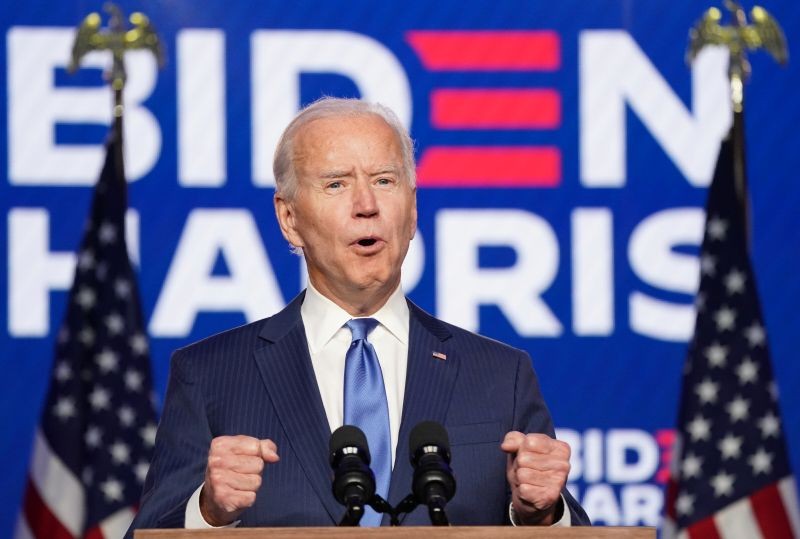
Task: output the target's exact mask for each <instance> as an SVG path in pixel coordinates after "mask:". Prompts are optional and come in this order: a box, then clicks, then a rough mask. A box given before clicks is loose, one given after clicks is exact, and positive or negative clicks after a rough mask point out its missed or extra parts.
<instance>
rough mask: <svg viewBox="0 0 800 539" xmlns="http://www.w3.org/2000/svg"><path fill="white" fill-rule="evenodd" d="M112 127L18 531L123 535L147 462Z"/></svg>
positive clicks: (140, 358)
mask: <svg viewBox="0 0 800 539" xmlns="http://www.w3.org/2000/svg"><path fill="white" fill-rule="evenodd" d="M119 125H120V124H119V123H118V124H117V127H119ZM120 132H121V130H119V129H118V128H117V129H114V130H113V132H112V133H111V137H110V140H109V143H108V147H107V156H106V161H105V165H104V167H103V172H102V174H101V176H100V180H99V181H98V183H97V186H96V187H95V190H94V198H93V200H92V209H91V215H90V217H89V220H88V221H87V224H86V228H85V230H84V236H83V241H82V242H81V248H80V252H79V253H78V256H77V264H76V271H75V280H74V282H73V285H72V288H71V289H70V292H69V301H68V305H67V308H66V314H65V316H64V320H63V323H62V325H61V329H60V331H59V333H58V338H57V344H56V346H55V362H54V364H53V369H52V373H51V378H50V388H49V391H48V394H47V400H46V402H45V404H44V408H43V410H42V417H41V424H40V425H39V427H38V428H37V430H36V434H35V439H34V444H33V454H32V457H31V464H30V470H29V474H28V482H27V485H26V492H25V497H24V499H23V502H22V514H21V515H20V519H19V522H18V526H17V533H16V535H17V537H18V538H20V539H22V538H49V539H62V538H64V539H68V538H76V537H87V538H93V539H94V538H98V539H99V538H102V537H106V538H116V537H122V535H123V534H124V533H125V531H126V529H127V527H128V525H129V524H130V522H131V520H132V519H133V515H134V512H135V511H136V507H137V504H138V501H139V496H140V494H141V489H142V484H143V482H144V478H145V474H146V473H147V468H148V464H149V462H150V455H151V452H152V447H153V442H154V440H155V431H156V422H155V419H156V416H155V411H154V406H153V399H152V380H151V373H150V358H149V351H148V343H147V338H146V336H145V333H144V331H143V329H142V328H143V324H142V312H141V306H140V304H139V296H138V288H137V285H136V280H135V275H134V272H133V269H132V268H131V263H130V260H129V258H128V252H127V246H126V242H125V226H124V224H125V211H126V207H127V195H126V189H127V186H126V184H125V174H124V171H123V167H122V141H121V136H120V135H119V133H120Z"/></svg>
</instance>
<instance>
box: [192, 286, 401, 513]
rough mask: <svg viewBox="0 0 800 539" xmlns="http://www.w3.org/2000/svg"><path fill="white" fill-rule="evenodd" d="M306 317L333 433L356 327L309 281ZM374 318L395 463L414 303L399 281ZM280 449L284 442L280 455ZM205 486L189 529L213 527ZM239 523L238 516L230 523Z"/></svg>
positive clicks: (341, 408)
mask: <svg viewBox="0 0 800 539" xmlns="http://www.w3.org/2000/svg"><path fill="white" fill-rule="evenodd" d="M300 317H301V318H302V320H303V326H304V327H305V330H306V341H307V342H308V351H309V354H310V355H311V366H312V367H313V368H314V376H315V377H316V379H317V386H318V387H319V393H320V396H321V397H322V405H323V407H324V408H325V415H326V417H327V418H328V425H329V426H330V428H331V432H333V431H334V430H336V429H338V428H339V427H341V426H342V424H343V422H344V362H345V357H346V355H347V349H348V348H350V343H351V342H352V340H353V338H352V334H351V333H350V330H349V329H348V328H346V327H344V325H345V323H347V322H348V321H349V320H350V319H351V318H353V317H352V316H351V315H350V314H348V313H347V311H345V310H344V309H342V308H341V307H339V306H338V305H336V304H335V303H334V302H332V301H331V300H329V299H328V298H326V297H325V296H323V295H322V294H320V293H319V292H317V290H316V289H315V288H314V287H313V286H312V285H311V283H309V284H308V288H307V289H306V296H305V298H303V305H302V306H301V307H300ZM369 318H374V319H375V320H377V321H378V322H379V324H378V326H376V327H375V329H373V330H372V332H371V333H370V334H369V336H368V337H367V340H368V341H369V342H370V343H371V344H372V346H373V348H375V353H376V354H377V356H378V362H379V363H380V364H381V372H382V373H383V385H384V388H385V389H386V402H387V404H388V406H389V430H390V433H391V437H392V440H391V447H392V467H394V458H395V455H396V453H397V451H396V447H397V437H398V434H399V432H400V417H401V414H402V411H403V394H404V392H405V387H406V367H407V365H408V361H407V360H408V303H406V298H405V295H404V294H403V290H402V288H401V287H400V286H398V287H397V289H396V290H395V291H394V292H393V293H392V295H391V296H390V297H389V299H388V300H387V301H386V303H385V304H384V305H383V307H381V308H380V309H379V310H378V312H376V313H375V314H373V315H372V316H370V317H369ZM280 451H281V448H280V447H279V448H278V454H279V455H280ZM202 489H203V485H202V484H201V485H200V486H199V487H198V488H197V490H196V491H195V492H194V494H192V497H191V498H190V499H189V502H188V503H187V504H186V513H185V515H184V526H185V527H186V528H211V527H213V526H211V525H209V524H208V523H207V522H206V520H205V519H204V518H203V515H202V514H201V513H200V491H201V490H202ZM237 524H238V521H236V522H233V523H231V524H229V526H235V525H237Z"/></svg>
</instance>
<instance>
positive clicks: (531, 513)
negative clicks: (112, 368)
mask: <svg viewBox="0 0 800 539" xmlns="http://www.w3.org/2000/svg"><path fill="white" fill-rule="evenodd" d="M511 506H512V509H513V510H514V514H515V516H516V519H517V521H518V522H519V524H520V525H523V526H552V525H553V524H555V523H556V522H558V521H559V520H561V517H562V516H563V515H564V502H563V500H562V499H561V498H560V497H559V499H558V501H556V503H554V504H553V505H551V506H550V507H548V508H546V509H535V508H533V507H526V508H523V509H520V508H519V507H517V506H516V505H515V504H514V502H512V503H511Z"/></svg>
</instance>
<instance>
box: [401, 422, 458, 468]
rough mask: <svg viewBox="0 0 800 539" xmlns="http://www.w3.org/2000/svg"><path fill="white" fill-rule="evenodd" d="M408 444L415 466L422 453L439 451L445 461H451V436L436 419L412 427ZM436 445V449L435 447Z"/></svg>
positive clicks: (412, 462)
mask: <svg viewBox="0 0 800 539" xmlns="http://www.w3.org/2000/svg"><path fill="white" fill-rule="evenodd" d="M408 446H409V447H408V454H409V456H410V457H411V464H413V465H415V466H416V462H415V461H416V460H417V458H418V457H419V455H420V454H424V453H430V452H436V453H439V454H440V455H441V456H442V458H444V459H445V462H447V463H449V462H450V438H449V437H448V436H447V431H446V430H445V428H444V427H443V426H442V425H441V424H439V423H437V422H436V421H423V422H421V423H418V424H417V426H415V427H414V428H413V429H411V434H410V435H409V437H408ZM434 447H435V449H433V448H434ZM427 448H431V449H427Z"/></svg>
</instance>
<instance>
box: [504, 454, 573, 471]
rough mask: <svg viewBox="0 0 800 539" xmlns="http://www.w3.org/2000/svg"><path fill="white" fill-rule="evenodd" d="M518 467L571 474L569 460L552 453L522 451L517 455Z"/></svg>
mask: <svg viewBox="0 0 800 539" xmlns="http://www.w3.org/2000/svg"><path fill="white" fill-rule="evenodd" d="M515 460H516V465H517V467H518V468H531V469H534V470H540V471H555V472H561V471H566V472H569V468H570V465H569V459H566V458H563V457H561V456H559V455H553V454H552V453H531V452H528V451H520V452H519V453H517V458H516V459H515Z"/></svg>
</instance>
